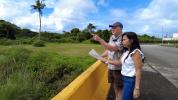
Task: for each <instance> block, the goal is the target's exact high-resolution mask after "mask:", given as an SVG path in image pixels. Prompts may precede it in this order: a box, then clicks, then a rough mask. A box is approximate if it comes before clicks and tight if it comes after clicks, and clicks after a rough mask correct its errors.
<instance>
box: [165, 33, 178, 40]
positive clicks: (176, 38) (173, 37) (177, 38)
mask: <svg viewBox="0 0 178 100" xmlns="http://www.w3.org/2000/svg"><path fill="white" fill-rule="evenodd" d="M163 40H164V41H169V40H178V33H173V35H172V38H168V37H164V38H163Z"/></svg>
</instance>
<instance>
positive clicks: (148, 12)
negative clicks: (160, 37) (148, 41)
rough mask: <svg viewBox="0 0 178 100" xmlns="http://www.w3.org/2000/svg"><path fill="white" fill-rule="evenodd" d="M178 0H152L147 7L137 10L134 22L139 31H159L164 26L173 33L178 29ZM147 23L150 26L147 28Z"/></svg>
mask: <svg viewBox="0 0 178 100" xmlns="http://www.w3.org/2000/svg"><path fill="white" fill-rule="evenodd" d="M177 5H178V1H177V0H164V1H163V0H152V2H151V3H150V4H149V5H148V7H146V8H142V9H139V10H137V11H136V12H135V13H134V18H133V19H132V20H135V21H134V22H135V23H134V24H135V25H136V26H142V27H135V29H136V30H137V31H140V32H145V33H147V32H157V33H160V32H161V31H162V27H164V28H165V30H166V32H169V33H173V32H176V31H178V29H175V26H177V27H178V13H176V12H178V6H177ZM145 25H146V26H147V27H150V28H149V29H145V28H146V27H145Z"/></svg>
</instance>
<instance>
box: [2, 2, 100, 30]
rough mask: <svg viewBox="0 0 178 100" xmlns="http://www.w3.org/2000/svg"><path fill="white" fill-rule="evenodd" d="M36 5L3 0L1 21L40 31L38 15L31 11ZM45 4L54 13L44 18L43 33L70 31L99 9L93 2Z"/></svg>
mask: <svg viewBox="0 0 178 100" xmlns="http://www.w3.org/2000/svg"><path fill="white" fill-rule="evenodd" d="M34 3H35V1H34V0H28V1H27V0H14V1H12V0H3V1H2V0H1V1H0V12H1V13H0V19H4V20H8V21H10V22H12V23H15V24H17V25H19V26H20V27H22V28H30V29H32V30H35V31H38V26H39V21H38V20H39V19H38V14H37V12H35V13H32V12H31V11H30V10H31V7H30V6H31V5H32V4H34ZM45 3H46V7H49V8H53V9H54V11H53V12H52V13H51V14H50V15H49V16H42V30H43V31H62V30H65V29H68V28H70V27H73V26H75V24H76V23H82V22H83V23H85V21H86V20H87V14H90V13H96V12H97V7H96V6H95V4H94V2H92V1H91V0H72V1H71V0H50V2H49V0H47V1H46V2H45ZM76 27H77V26H76Z"/></svg>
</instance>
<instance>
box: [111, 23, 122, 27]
mask: <svg viewBox="0 0 178 100" xmlns="http://www.w3.org/2000/svg"><path fill="white" fill-rule="evenodd" d="M116 26H119V27H120V28H123V25H122V23H121V22H115V23H113V24H112V25H109V27H116Z"/></svg>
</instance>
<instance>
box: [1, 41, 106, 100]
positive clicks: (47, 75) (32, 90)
mask: <svg viewBox="0 0 178 100" xmlns="http://www.w3.org/2000/svg"><path fill="white" fill-rule="evenodd" d="M92 48H94V49H96V50H97V51H98V52H99V53H102V52H103V48H102V47H101V46H100V45H94V44H66V43H61V44H58V43H47V44H46V46H45V47H34V46H32V45H10V46H0V73H1V74H0V80H1V81H0V99H1V100H12V99H13V100H24V99H25V100H26V99H29V100H33V99H35V100H48V99H50V98H51V97H53V96H55V95H56V94H57V93H58V92H59V91H60V90H62V89H63V88H64V87H65V86H66V85H68V84H69V83H70V82H71V81H72V80H73V79H75V78H76V77H77V76H78V75H79V74H80V73H81V72H83V71H84V70H85V69H86V68H87V67H89V66H90V65H91V64H92V63H94V62H95V61H96V60H95V59H94V58H92V57H90V56H89V55H88V52H89V51H90V50H91V49H92Z"/></svg>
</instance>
